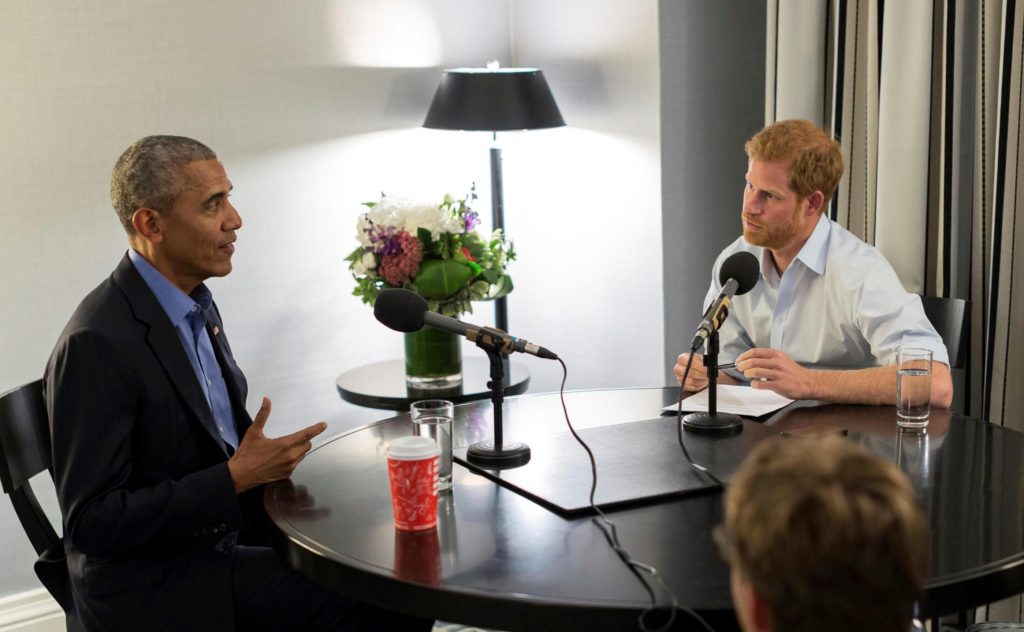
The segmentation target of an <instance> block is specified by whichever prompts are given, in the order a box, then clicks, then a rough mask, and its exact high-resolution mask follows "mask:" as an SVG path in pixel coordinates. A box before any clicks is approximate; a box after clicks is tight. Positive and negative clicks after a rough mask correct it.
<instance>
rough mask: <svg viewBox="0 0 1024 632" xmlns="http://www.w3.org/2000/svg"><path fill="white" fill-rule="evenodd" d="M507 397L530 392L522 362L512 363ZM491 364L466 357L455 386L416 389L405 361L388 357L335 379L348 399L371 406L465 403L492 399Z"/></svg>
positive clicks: (401, 407)
mask: <svg viewBox="0 0 1024 632" xmlns="http://www.w3.org/2000/svg"><path fill="white" fill-rule="evenodd" d="M508 366H509V370H508V374H507V375H506V382H507V384H508V386H506V387H505V388H504V390H503V393H504V395H505V396H509V395H519V394H522V393H525V392H526V389H527V387H528V386H529V385H530V371H529V370H528V369H527V368H526V367H525V366H523V365H522V364H519V363H518V362H510V363H509V365H508ZM489 380H490V363H489V362H488V360H487V359H485V358H463V359H462V384H460V385H458V386H456V387H454V388H434V389H415V388H409V387H408V386H406V384H405V361H404V360H385V361H384V362H374V363H373V364H367V365H365V366H360V367H356V368H354V369H350V370H348V371H345V372H344V373H342V374H341V375H339V376H338V379H337V380H335V385H336V386H337V387H338V393H339V394H340V395H341V398H342V399H343V400H345V401H346V402H350V403H352V404H356V405H357V406H366V407H369V408H384V409H387V410H408V409H409V404H411V403H412V402H414V401H416V400H418V399H447V400H449V401H452V402H455V403H456V404H460V403H462V402H469V401H475V400H478V399H488V398H490V396H491V391H490V390H488V388H487V382H488V381H489Z"/></svg>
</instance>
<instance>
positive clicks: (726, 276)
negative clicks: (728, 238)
mask: <svg viewBox="0 0 1024 632" xmlns="http://www.w3.org/2000/svg"><path fill="white" fill-rule="evenodd" d="M760 274H761V264H760V263H759V262H758V261H757V257H755V256H754V255H752V254H751V253H749V252H746V251H740V252H737V253H735V254H732V255H729V257H728V258H726V260H725V261H723V262H722V269H721V270H720V271H719V272H718V282H719V283H721V284H722V293H721V294H719V295H718V298H717V299H715V301H714V302H713V303H711V306H710V307H708V309H707V311H706V312H704V315H703V316H702V317H701V321H700V326H699V327H697V334H696V335H695V336H694V337H693V342H692V343H691V344H690V352H691V353H695V352H696V351H697V349H700V348H701V346H702V345H703V344H704V342H705V341H706V340H707V339H708V337H709V336H710V335H711V334H713V333H714V332H716V331H718V328H719V327H721V326H722V323H724V322H725V319H726V318H728V317H729V305H730V304H731V303H732V297H733V296H739V295H740V294H746V293H747V292H749V291H750V290H752V289H754V286H755V285H757V278H758V276H760Z"/></svg>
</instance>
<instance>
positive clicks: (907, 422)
mask: <svg viewBox="0 0 1024 632" xmlns="http://www.w3.org/2000/svg"><path fill="white" fill-rule="evenodd" d="M931 395H932V352H931V351H930V350H929V349H918V348H914V347H902V348H901V349H900V350H899V351H898V352H897V353H896V423H897V424H899V426H900V427H903V428H923V427H925V426H927V425H928V404H929V402H930V401H931Z"/></svg>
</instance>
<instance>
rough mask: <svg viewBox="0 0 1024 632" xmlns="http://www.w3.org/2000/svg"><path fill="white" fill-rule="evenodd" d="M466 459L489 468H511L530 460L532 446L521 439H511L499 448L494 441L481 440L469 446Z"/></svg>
mask: <svg viewBox="0 0 1024 632" xmlns="http://www.w3.org/2000/svg"><path fill="white" fill-rule="evenodd" d="M466 460H468V461H469V462H470V463H472V464H473V465H477V466H479V467H482V468H486V469H489V470H504V469H511V468H514V467H519V466H520V465H526V464H527V463H529V462H530V446H528V445H526V444H525V443H520V442H519V441H509V442H505V443H502V444H501V449H500V450H499V449H497V448H495V447H494V442H493V441H481V442H480V443H474V444H473V445H471V446H469V449H468V450H466Z"/></svg>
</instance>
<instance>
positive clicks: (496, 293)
mask: <svg viewBox="0 0 1024 632" xmlns="http://www.w3.org/2000/svg"><path fill="white" fill-rule="evenodd" d="M512 289H513V287H512V277H510V276H509V275H507V274H504V275H502V276H501V278H499V279H498V280H497V282H496V283H494V285H492V286H491V292H490V294H489V295H488V297H487V298H490V299H495V298H501V297H502V296H505V295H507V294H508V293H509V292H511V291H512Z"/></svg>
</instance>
